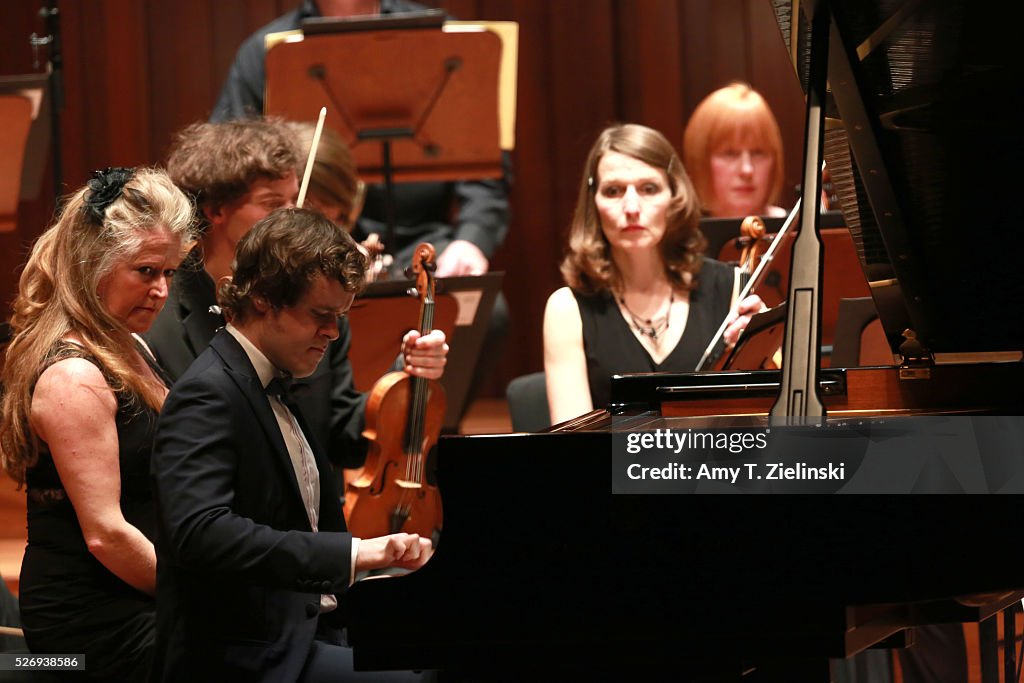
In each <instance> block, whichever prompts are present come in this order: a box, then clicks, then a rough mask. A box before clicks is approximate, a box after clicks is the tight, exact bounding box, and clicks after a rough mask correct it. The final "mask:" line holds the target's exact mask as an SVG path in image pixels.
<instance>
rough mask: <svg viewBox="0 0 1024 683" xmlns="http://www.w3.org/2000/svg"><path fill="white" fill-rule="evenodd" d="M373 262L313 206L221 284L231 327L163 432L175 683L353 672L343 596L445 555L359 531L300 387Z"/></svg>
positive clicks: (184, 388)
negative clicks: (350, 524) (294, 388)
mask: <svg viewBox="0 0 1024 683" xmlns="http://www.w3.org/2000/svg"><path fill="white" fill-rule="evenodd" d="M365 268H366V260H365V258H364V257H363V256H362V255H361V254H360V252H359V251H358V249H357V247H356V245H355V243H354V242H353V240H352V238H351V237H350V236H349V235H348V234H347V233H345V232H344V231H343V230H342V229H341V228H338V227H337V226H335V225H334V224H333V223H332V222H331V221H329V220H328V219H326V218H324V217H323V216H321V215H320V214H317V213H313V212H310V211H305V210H302V209H283V210H280V211H275V212H274V213H272V214H270V215H269V216H268V217H267V218H265V219H263V220H261V221H260V222H258V223H257V224H256V226H255V227H253V229H252V231H251V232H249V233H248V234H247V235H246V236H244V237H243V238H242V239H241V241H240V243H239V245H238V250H237V257H236V261H235V274H234V277H233V279H232V281H231V283H230V284H229V285H227V286H226V287H224V288H223V289H222V290H221V306H222V307H224V309H225V311H226V313H227V316H228V318H229V319H230V321H231V322H230V324H229V325H228V326H227V327H226V328H224V329H222V330H220V331H219V332H217V333H216V335H215V336H214V338H213V340H212V341H211V342H210V345H209V347H208V348H207V349H206V350H205V351H204V352H203V353H201V354H200V356H199V358H198V359H197V360H196V362H195V363H193V364H192V366H191V367H190V368H189V369H188V370H187V371H186V372H185V373H184V374H183V375H182V376H181V377H180V378H179V379H178V381H177V382H176V383H175V385H174V388H173V389H172V390H171V392H170V394H169V396H168V397H167V400H166V402H165V403H164V410H163V412H162V414H161V417H160V422H159V425H158V428H157V436H156V441H155V446H154V454H153V474H154V479H155V484H156V492H157V501H158V511H159V526H158V536H157V542H156V548H157V558H158V568H157V652H156V656H155V667H156V668H155V671H156V672H158V674H159V676H160V677H161V680H164V681H192V680H224V681H297V680H302V681H317V680H327V679H328V678H330V679H331V680H335V681H337V680H346V678H345V673H346V672H348V673H349V674H351V671H352V661H351V651H350V650H349V649H348V648H345V647H343V646H341V642H342V641H341V634H340V630H339V627H340V626H342V624H341V623H340V619H339V618H338V612H337V604H338V598H339V596H340V595H341V594H343V593H344V592H345V590H346V589H347V588H348V586H349V585H350V583H351V582H352V579H353V576H354V575H355V574H356V573H357V572H359V571H364V570H372V569H380V568H386V567H401V568H405V569H416V568H418V567H420V566H422V565H423V564H424V563H425V562H426V560H427V559H428V558H429V557H430V554H431V550H432V549H431V543H430V541H429V540H428V539H424V538H420V537H419V536H417V535H415V534H404V533H400V534H393V535H390V536H385V537H381V538H371V539H361V540H360V539H356V538H353V537H352V536H351V535H350V534H348V533H346V531H345V522H344V518H343V516H342V513H341V505H340V501H339V498H338V492H337V490H336V489H335V487H334V484H333V480H332V478H331V477H330V476H324V475H326V474H327V472H328V471H329V465H328V463H327V460H326V459H325V454H324V451H323V448H322V447H321V445H320V443H319V442H318V440H317V439H316V438H315V436H314V435H313V434H311V433H310V432H309V430H308V428H307V425H306V422H305V420H304V419H303V416H302V413H301V410H299V409H298V407H297V406H296V405H295V404H294V402H293V401H291V399H290V396H289V388H288V384H289V382H290V379H291V378H292V377H304V376H307V375H309V374H310V373H312V372H313V370H314V369H315V368H316V367H317V364H318V363H319V362H320V360H321V358H322V356H323V355H324V353H325V351H326V349H327V346H328V344H329V343H330V342H331V341H332V340H334V339H336V338H337V336H338V327H337V321H338V318H340V317H343V316H344V314H345V312H346V311H347V310H348V308H349V306H350V305H351V304H352V300H353V298H354V296H355V293H356V291H357V290H358V289H359V288H360V286H361V284H362V280H363V275H364V271H365ZM435 374H436V373H435ZM389 676H390V677H389ZM385 679H387V680H414V679H415V676H414V675H413V674H411V673H402V672H399V673H395V674H389V675H386V676H384V678H381V679H380V680H385ZM359 680H367V679H366V678H365V677H363V676H362V675H361V676H360V678H359ZM371 680H374V679H371Z"/></svg>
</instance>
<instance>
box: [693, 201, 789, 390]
mask: <svg viewBox="0 0 1024 683" xmlns="http://www.w3.org/2000/svg"><path fill="white" fill-rule="evenodd" d="M799 213H800V200H799V199H797V200H796V205H795V206H794V207H793V210H792V211H790V212H789V216H787V217H786V222H785V223H783V224H782V227H781V228H779V231H778V232H777V233H776V234H775V239H773V240H772V243H771V245H770V246H769V247H768V250H767V251H766V252H764V254H763V255H762V256H761V261H760V262H759V263H758V264H757V268H755V269H754V272H753V274H751V276H750V279H749V280H747V284H746V285H745V286H744V287H743V289H742V290H741V291H740V293H739V296H737V297H736V302H737V303H739V302H740V301H743V300H744V299H746V298H747V297H748V296H750V292H751V291H753V289H754V287H756V286H757V285H758V283H759V282H760V279H761V276H762V274H763V273H764V271H765V269H766V268H768V265H769V264H770V263H771V262H772V259H773V258H775V251H776V250H777V249H778V248H779V245H780V244H782V238H783V236H785V234H786V233H787V232H789V229H790V228H791V227H792V226H793V224H794V223H796V217H797V214H799ZM728 319H729V317H728V316H726V318H725V320H723V321H722V324H721V325H719V327H718V332H715V336H714V337H712V338H711V343H710V344H708V347H707V348H706V349H705V350H704V355H703V356H701V357H700V362H698V363H697V367H696V368H695V371H696V372H700V371H701V370H702V369H703V368H704V365H705V364H706V363H707V362H708V359H709V358H711V354H712V353H713V352H714V350H715V347H716V346H718V342H719V340H721V338H722V335H723V334H725V328H726V327H728V324H727V323H726V321H727V320H728Z"/></svg>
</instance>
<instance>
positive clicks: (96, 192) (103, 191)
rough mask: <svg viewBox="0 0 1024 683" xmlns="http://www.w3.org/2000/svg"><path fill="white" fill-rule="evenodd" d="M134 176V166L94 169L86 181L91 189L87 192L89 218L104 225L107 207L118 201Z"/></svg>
mask: <svg viewBox="0 0 1024 683" xmlns="http://www.w3.org/2000/svg"><path fill="white" fill-rule="evenodd" d="M134 177H135V169H134V168H122V167H115V168H105V169H103V170H102V171H94V172H93V174H92V177H91V178H90V179H89V182H88V183H86V187H88V188H89V191H88V192H86V193H85V210H86V213H87V214H88V216H89V220H90V221H92V222H93V223H95V224H96V225H103V217H104V216H105V215H106V212H107V207H108V206H110V205H111V204H113V203H114V202H115V201H117V198H118V197H120V196H121V192H122V191H123V190H124V186H125V185H127V184H128V181H130V180H131V179H132V178H134Z"/></svg>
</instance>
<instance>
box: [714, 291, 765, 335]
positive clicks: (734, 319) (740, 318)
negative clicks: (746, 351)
mask: <svg viewBox="0 0 1024 683" xmlns="http://www.w3.org/2000/svg"><path fill="white" fill-rule="evenodd" d="M766 309H767V306H765V305H764V302H763V301H761V297H759V296H758V295H756V294H751V295H750V296H748V297H747V298H746V299H744V300H743V301H741V302H740V303H739V305H738V306H736V308H734V309H733V310H731V311H729V315H727V316H726V317H725V321H726V327H725V334H724V335H723V336H724V338H725V343H726V345H727V346H733V345H735V344H736V340H737V339H739V337H740V334H741V333H742V332H743V330H745V329H746V327H747V325H748V324H749V323H750V317H751V316H752V315H754V314H755V313H760V312H761V311H764V310H766Z"/></svg>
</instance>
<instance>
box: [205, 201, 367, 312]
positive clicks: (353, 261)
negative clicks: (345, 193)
mask: <svg viewBox="0 0 1024 683" xmlns="http://www.w3.org/2000/svg"><path fill="white" fill-rule="evenodd" d="M368 266H369V261H368V259H367V258H366V256H364V255H363V252H361V251H360V250H359V247H358V246H357V245H356V242H355V240H353V239H352V236H351V235H349V234H348V232H346V231H345V229H344V228H341V227H339V226H338V225H335V223H334V222H333V221H331V220H330V219H329V218H327V217H325V216H324V215H323V214H321V213H318V212H316V211H310V210H308V209H278V210H277V211H274V212H272V213H271V214H270V215H268V216H267V217H266V218H263V219H262V220H260V221H257V223H256V225H254V226H253V227H252V230H250V231H249V232H248V233H247V234H246V235H245V237H243V238H242V239H241V241H239V243H238V247H237V249H236V250H235V262H234V263H233V264H232V271H233V272H234V275H233V276H232V277H231V278H230V279H227V278H225V279H224V281H223V282H222V283H221V285H220V288H219V291H218V296H217V300H218V303H219V304H220V306H221V308H222V309H224V312H225V315H227V317H228V318H229V319H231V320H238V321H244V320H245V319H246V318H247V317H248V316H249V315H250V314H251V313H252V310H253V300H254V299H255V298H257V297H260V298H262V299H264V300H266V302H267V303H268V304H270V306H271V307H273V308H274V309H281V308H284V307H287V306H294V305H295V304H296V303H297V302H298V301H299V299H301V298H302V297H303V296H304V295H305V294H306V292H307V291H309V288H310V285H312V283H313V280H314V279H315V278H316V277H318V276H324V277H327V278H331V279H334V280H337V281H338V282H340V283H341V285H342V287H344V289H345V291H348V292H358V291H360V290H361V289H362V288H363V285H364V283H365V276H366V269H367V267H368Z"/></svg>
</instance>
